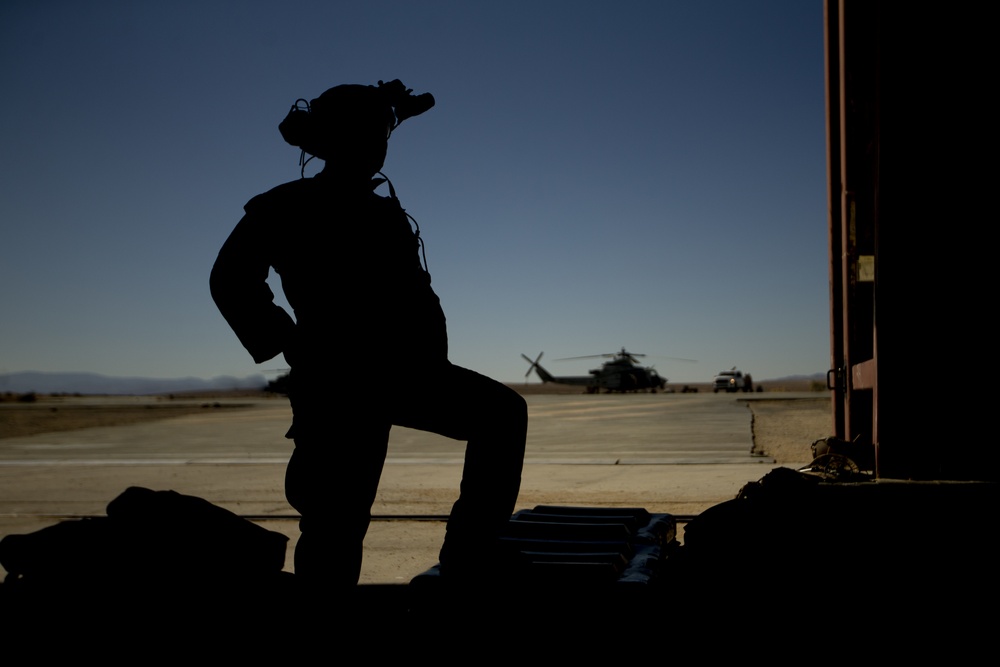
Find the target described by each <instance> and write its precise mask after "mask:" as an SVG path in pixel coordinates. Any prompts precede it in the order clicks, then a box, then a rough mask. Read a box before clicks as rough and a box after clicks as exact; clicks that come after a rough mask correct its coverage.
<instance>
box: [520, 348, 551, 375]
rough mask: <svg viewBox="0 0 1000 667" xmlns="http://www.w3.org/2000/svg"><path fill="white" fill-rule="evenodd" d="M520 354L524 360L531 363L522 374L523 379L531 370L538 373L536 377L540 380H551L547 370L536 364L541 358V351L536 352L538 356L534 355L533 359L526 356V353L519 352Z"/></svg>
mask: <svg viewBox="0 0 1000 667" xmlns="http://www.w3.org/2000/svg"><path fill="white" fill-rule="evenodd" d="M521 356H522V357H523V358H524V360H525V361H527V362H528V363H529V364H531V365H530V366H528V372H527V373H525V374H524V378H525V379H527V378H528V376H529V375H531V371H535V372H536V373H538V377H540V378H541V379H542V382H552V381H553V379H552V376H551V375H549V372H548V371H546V370H545V369H544V368H542V367H541V366H539V365H538V362H539V361H540V360H541V358H542V353H541V352H539V353H538V356H537V357H535V360H534V361H532V360H531V358H530V357H528V355H526V354H524V353H521Z"/></svg>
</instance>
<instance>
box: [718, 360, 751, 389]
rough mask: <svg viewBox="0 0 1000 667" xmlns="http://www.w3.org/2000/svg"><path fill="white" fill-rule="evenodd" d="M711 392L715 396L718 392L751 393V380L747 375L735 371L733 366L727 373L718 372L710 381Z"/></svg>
mask: <svg viewBox="0 0 1000 667" xmlns="http://www.w3.org/2000/svg"><path fill="white" fill-rule="evenodd" d="M712 391H713V392H714V393H716V394H717V393H719V392H720V391H725V392H729V393H732V392H737V391H753V378H751V377H750V374H749V373H743V372H742V371H739V370H736V367H735V366H733V367H732V368H730V369H729V370H728V371H720V372H719V374H718V375H716V376H715V377H714V378H713V379H712Z"/></svg>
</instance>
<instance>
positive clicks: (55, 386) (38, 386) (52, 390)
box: [0, 371, 268, 396]
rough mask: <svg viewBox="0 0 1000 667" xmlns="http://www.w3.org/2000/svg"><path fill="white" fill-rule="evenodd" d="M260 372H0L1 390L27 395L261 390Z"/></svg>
mask: <svg viewBox="0 0 1000 667" xmlns="http://www.w3.org/2000/svg"><path fill="white" fill-rule="evenodd" d="M267 382H268V381H267V379H266V378H265V377H264V376H263V375H250V376H247V377H244V378H236V377H230V376H220V377H216V378H212V379H211V380H205V379H203V378H195V377H189V378H172V379H156V378H139V377H109V376H107V375H99V374H97V373H39V372H34V371H27V372H23V373H8V374H3V375H0V393H12V394H26V393H30V392H35V393H36V394H97V395H105V396H107V395H112V396H113V395H124V396H143V395H152V394H171V393H181V392H196V391H230V390H234V389H253V390H256V389H263V388H264V387H266V386H267Z"/></svg>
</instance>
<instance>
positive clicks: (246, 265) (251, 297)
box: [209, 214, 295, 364]
mask: <svg viewBox="0 0 1000 667" xmlns="http://www.w3.org/2000/svg"><path fill="white" fill-rule="evenodd" d="M260 225H261V220H259V219H257V218H255V217H254V216H252V215H250V214H247V215H245V216H244V217H243V219H242V220H240V222H239V224H237V225H236V228H235V229H234V230H233V232H232V234H230V235H229V238H228V239H227V240H226V242H225V243H224V244H223V246H222V249H221V250H220V251H219V256H218V257H217V258H216V260H215V264H214V265H213V266H212V273H211V276H210V278H209V286H210V289H211V293H212V299H213V300H214V301H215V305H216V306H218V308H219V311H220V312H221V313H222V316H223V317H224V318H225V319H226V322H228V323H229V326H230V327H232V329H233V332H234V333H235V334H236V337H237V338H239V340H240V342H241V343H242V344H243V347H245V348H246V349H247V351H248V352H249V353H250V356H252V357H253V360H254V361H255V362H256V363H258V364H259V363H263V362H265V361H268V360H269V359H273V358H274V357H276V356H277V355H278V354H280V353H281V352H284V351H285V350H286V347H288V346H289V345H290V343H291V341H292V338H293V336H294V332H295V321H294V320H293V319H292V317H291V316H290V315H289V314H288V313H287V312H286V311H285V310H284V309H283V308H281V307H280V306H278V305H277V304H275V303H274V293H273V292H272V291H271V288H270V287H269V286H268V284H267V277H268V273H269V272H270V268H271V267H270V261H269V259H268V255H267V252H266V251H267V247H268V239H267V238H266V235H265V234H263V233H262V230H261V227H260Z"/></svg>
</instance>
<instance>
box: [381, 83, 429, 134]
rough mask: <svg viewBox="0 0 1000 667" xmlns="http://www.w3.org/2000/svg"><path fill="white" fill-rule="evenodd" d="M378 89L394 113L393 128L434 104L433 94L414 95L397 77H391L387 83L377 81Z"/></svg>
mask: <svg viewBox="0 0 1000 667" xmlns="http://www.w3.org/2000/svg"><path fill="white" fill-rule="evenodd" d="M378 90H379V92H381V93H382V94H383V96H384V97H385V99H386V102H388V103H389V105H390V106H391V107H392V110H393V113H395V114H396V124H395V125H393V129H396V128H397V127H399V124H400V123H402V122H403V121H404V120H406V119H407V118H412V117H414V116H419V115H420V114H422V113H423V112H425V111H427V110H428V109H430V108H431V107H433V106H434V96H433V95H431V94H430V93H421V94H420V95H414V94H413V89H412V88H407V87H406V86H404V85H403V82H402V81H400V80H399V79H393V80H392V81H390V82H389V83H383V82H382V81H379V82H378Z"/></svg>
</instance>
